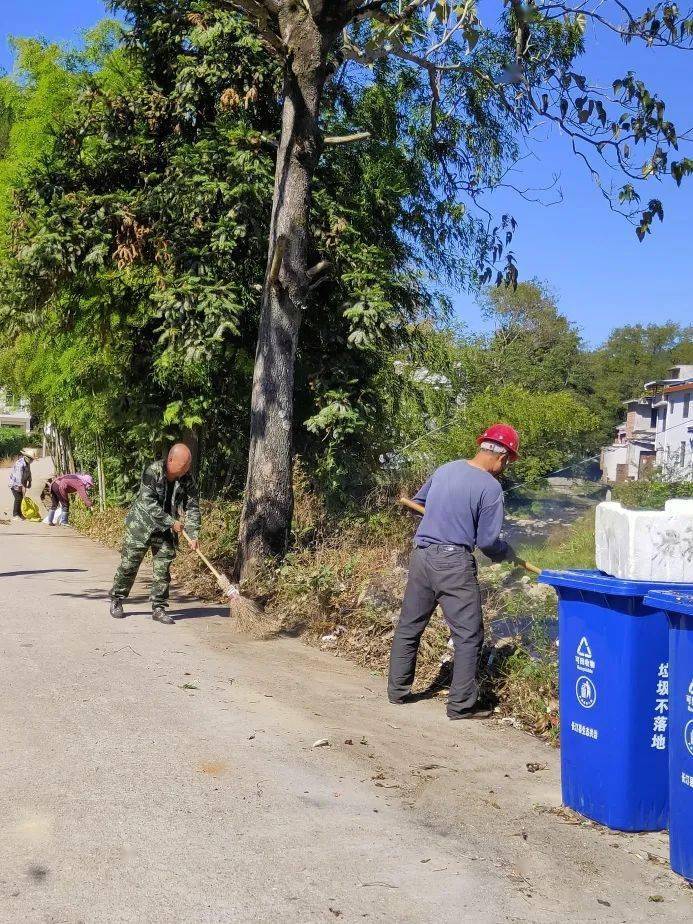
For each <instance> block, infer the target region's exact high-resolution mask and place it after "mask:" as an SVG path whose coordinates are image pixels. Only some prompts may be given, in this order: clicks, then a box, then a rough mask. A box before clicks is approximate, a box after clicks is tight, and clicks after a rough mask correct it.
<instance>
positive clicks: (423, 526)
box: [388, 424, 520, 719]
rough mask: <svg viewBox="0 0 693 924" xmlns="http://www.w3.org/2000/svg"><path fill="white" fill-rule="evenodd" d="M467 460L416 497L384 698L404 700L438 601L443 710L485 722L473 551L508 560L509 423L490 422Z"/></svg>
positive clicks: (514, 447) (513, 443)
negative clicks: (448, 662)
mask: <svg viewBox="0 0 693 924" xmlns="http://www.w3.org/2000/svg"><path fill="white" fill-rule="evenodd" d="M477 445H478V447H479V449H478V451H477V453H476V455H475V456H474V457H473V458H472V459H467V460H465V459H456V460H455V461H453V462H448V463H447V464H445V465H441V466H440V468H438V469H436V471H435V472H434V473H433V475H432V476H431V477H430V478H429V479H428V481H427V482H426V484H424V486H423V487H422V488H421V490H420V491H419V492H418V494H417V495H416V497H414V500H415V501H416V502H417V503H418V504H421V505H423V506H424V507H425V509H426V512H425V513H424V515H423V517H422V518H421V522H420V523H419V526H418V529H417V530H416V535H415V536H414V551H413V552H412V554H411V558H410V560H409V578H408V580H407V588H406V590H405V593H404V600H403V602H402V612H401V615H400V617H399V622H398V624H397V628H396V629H395V635H394V638H393V640H392V651H391V654H390V674H389V679H388V698H389V700H390V702H391V703H397V704H399V703H405V702H407V701H408V700H409V699H410V693H411V688H412V684H413V682H414V672H415V670H416V656H417V653H418V650H419V642H420V641H421V636H422V635H423V632H424V629H425V628H426V626H427V625H428V623H429V620H430V618H431V616H432V615H433V611H434V610H435V608H436V606H437V605H438V604H440V606H441V607H442V610H443V615H444V617H445V621H446V622H447V624H448V626H449V627H450V632H451V634H452V641H453V645H454V649H455V660H454V666H453V674H452V682H451V684H450V693H449V695H448V703H447V713H448V717H449V718H451V719H486V718H489V717H490V715H491V710H490V709H485V708H482V707H481V706H480V705H479V704H478V703H477V699H478V695H479V685H478V683H477V679H476V671H477V666H478V662H479V656H480V654H481V646H482V642H483V640H484V626H483V622H482V614H481V592H480V590H479V583H478V581H477V573H476V572H477V567H476V559H475V558H474V555H473V554H472V553H473V552H474V549H475V548H479V549H481V551H482V552H483V553H484V554H485V555H487V556H488V557H489V558H491V559H492V560H493V561H502V560H503V559H508V558H513V556H514V552H513V550H512V549H511V548H510V546H509V545H508V544H507V543H506V542H504V541H503V540H502V539H501V538H500V534H501V528H502V526H503V514H504V509H503V490H502V488H501V486H500V483H499V481H498V478H499V477H500V475H501V474H502V473H503V472H504V471H505V469H506V468H507V466H508V465H509V464H510V463H511V462H514V461H515V459H517V456H518V450H519V445H520V439H519V436H518V434H517V432H516V431H515V430H514V429H513V428H512V427H510V426H508V424H494V425H493V426H491V427H488V429H487V430H485V431H484V433H482V434H481V436H480V437H479V438H478V439H477Z"/></svg>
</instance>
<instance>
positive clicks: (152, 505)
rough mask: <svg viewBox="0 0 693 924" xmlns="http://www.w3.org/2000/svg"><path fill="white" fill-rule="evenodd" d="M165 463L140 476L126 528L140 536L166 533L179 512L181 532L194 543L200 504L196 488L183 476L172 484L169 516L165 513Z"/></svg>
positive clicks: (155, 465)
mask: <svg viewBox="0 0 693 924" xmlns="http://www.w3.org/2000/svg"><path fill="white" fill-rule="evenodd" d="M165 464H166V463H165V462H164V461H162V460H159V461H158V462H152V464H151V465H148V466H147V467H146V468H145V470H144V471H143V472H142V482H141V484H140V490H139V493H138V495H137V497H136V498H135V501H134V503H133V505H132V507H130V510H129V511H128V515H127V517H126V519H125V525H126V527H127V528H128V529H129V530H131V531H133V532H137V533H138V534H140V535H147V536H150V535H151V534H152V533H161V532H166V530H168V529H170V527H171V526H173V524H174V522H175V521H176V519H177V518H178V516H179V514H180V513H181V512H183V511H184V512H185V523H184V525H185V531H186V533H187V534H188V535H189V536H190V538H191V539H196V538H197V535H198V533H199V531H200V503H199V499H198V496H197V486H196V485H195V482H194V480H193V478H192V476H191V475H183V477H182V478H179V479H178V480H176V481H174V482H173V494H172V496H171V514H168V513H166V511H165V510H164V504H165V503H166V484H167V479H166V471H165Z"/></svg>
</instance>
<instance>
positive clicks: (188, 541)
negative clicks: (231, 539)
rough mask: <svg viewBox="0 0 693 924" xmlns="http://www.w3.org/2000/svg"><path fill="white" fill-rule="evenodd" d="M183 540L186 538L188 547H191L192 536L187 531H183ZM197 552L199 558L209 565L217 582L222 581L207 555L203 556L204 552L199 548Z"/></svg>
mask: <svg viewBox="0 0 693 924" xmlns="http://www.w3.org/2000/svg"><path fill="white" fill-rule="evenodd" d="M183 538H184V539H185V541H186V542H187V543H188V545H190V543H191V542H192V539H191V538H190V536H189V535H188V534H187V533H186V531H185V530H183ZM195 551H196V552H197V554H198V555H199V557H200V558H201V559H202V561H203V562H204V563H205V564H206V565H207V567H208V568H209V570H210V571H211V572H212V574H213V575H214V577H215V578H216V579H217V581H219V580H221V575H220V574H219V572H218V571H217V569H216V568H215V567H214V565H213V564H212V563H211V561H210V560H209V559H208V558H207V557H206V556H205V555H203V554H202V552H201V551H200V549H199V547H198V548H196V549H195Z"/></svg>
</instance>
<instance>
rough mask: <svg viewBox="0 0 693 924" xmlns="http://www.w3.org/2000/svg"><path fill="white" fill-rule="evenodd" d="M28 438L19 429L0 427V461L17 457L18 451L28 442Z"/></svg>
mask: <svg viewBox="0 0 693 924" xmlns="http://www.w3.org/2000/svg"><path fill="white" fill-rule="evenodd" d="M29 440H30V437H28V436H27V434H26V433H25V432H24V431H23V430H20V429H19V427H0V459H9V458H10V457H11V456H17V455H19V450H20V449H22V448H23V447H24V446H26V444H27V443H28V442H29Z"/></svg>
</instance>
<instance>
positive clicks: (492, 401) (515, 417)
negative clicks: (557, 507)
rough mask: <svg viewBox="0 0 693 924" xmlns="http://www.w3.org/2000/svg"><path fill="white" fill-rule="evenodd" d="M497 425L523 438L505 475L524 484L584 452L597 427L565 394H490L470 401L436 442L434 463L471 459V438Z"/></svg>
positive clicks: (514, 390) (513, 390)
mask: <svg viewBox="0 0 693 924" xmlns="http://www.w3.org/2000/svg"><path fill="white" fill-rule="evenodd" d="M499 420H502V421H504V422H506V423H509V424H511V425H512V426H514V427H515V428H516V430H518V432H519V433H520V434H521V452H520V458H519V460H518V461H517V462H516V463H515V464H514V465H513V466H512V469H511V470H509V474H510V476H511V478H512V480H513V481H518V482H520V483H522V484H532V483H536V482H537V481H539V480H540V479H541V478H543V477H544V476H546V475H548V474H549V473H550V472H552V471H555V470H557V469H559V468H560V467H561V466H562V465H564V464H565V463H566V462H567V461H568V460H570V459H573V458H575V457H576V456H579V455H580V453H584V451H585V450H586V449H587V447H589V446H591V445H592V440H593V436H594V432H595V430H596V428H597V426H598V421H597V419H596V418H595V416H594V415H593V414H592V413H591V412H590V411H589V410H588V409H587V408H586V407H585V406H584V405H583V404H582V403H581V402H580V401H579V400H578V398H576V397H575V395H573V394H571V393H570V392H568V391H562V392H546V393H535V392H532V391H530V390H528V389H525V388H523V387H521V386H519V385H506V386H502V387H500V388H497V389H493V390H491V389H489V390H486V391H484V392H482V393H480V394H478V395H474V396H473V397H472V398H470V399H469V401H468V402H467V403H466V405H465V406H464V407H463V408H461V409H460V412H459V415H458V417H457V419H456V421H455V423H454V425H453V426H452V427H450V428H449V429H447V430H446V431H443V432H441V433H440V435H439V436H438V437H437V438H436V439H435V450H434V451H435V454H436V456H437V462H438V464H440V463H442V462H444V461H447V460H449V459H455V458H460V457H461V458H468V457H470V456H471V455H473V454H474V452H475V450H476V441H475V437H476V436H477V435H478V434H479V433H482V432H483V431H484V430H485V429H486V427H487V426H489V425H490V424H492V423H495V422H497V421H499Z"/></svg>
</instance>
